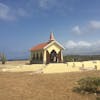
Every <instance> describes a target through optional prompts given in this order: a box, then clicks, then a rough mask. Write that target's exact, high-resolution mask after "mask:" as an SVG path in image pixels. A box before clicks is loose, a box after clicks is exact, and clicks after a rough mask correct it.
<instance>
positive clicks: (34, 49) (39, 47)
mask: <svg viewBox="0 0 100 100" xmlns="http://www.w3.org/2000/svg"><path fill="white" fill-rule="evenodd" d="M48 44H49V42H45V43H41V44H38V45H36V46H34V47H32V48H31V50H30V51H36V50H42V49H43V48H44V47H45V46H47V45H48Z"/></svg>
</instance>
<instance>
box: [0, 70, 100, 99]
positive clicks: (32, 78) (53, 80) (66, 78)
mask: <svg viewBox="0 0 100 100" xmlns="http://www.w3.org/2000/svg"><path fill="white" fill-rule="evenodd" d="M87 76H100V71H91V72H77V73H62V74H33V75H31V74H30V73H29V72H26V73H25V72H24V73H7V72H6V73H2V72H1V73H0V100H96V99H95V98H96V97H95V95H93V94H92V95H90V94H89V95H81V94H77V93H74V92H72V88H73V87H74V86H75V82H76V81H77V80H79V79H80V78H83V77H87Z"/></svg>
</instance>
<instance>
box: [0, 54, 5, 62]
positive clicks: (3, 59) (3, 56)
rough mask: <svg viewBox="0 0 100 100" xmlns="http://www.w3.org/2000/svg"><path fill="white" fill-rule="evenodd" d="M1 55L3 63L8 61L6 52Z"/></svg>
mask: <svg viewBox="0 0 100 100" xmlns="http://www.w3.org/2000/svg"><path fill="white" fill-rule="evenodd" d="M0 57H1V62H2V64H5V63H6V56H5V54H4V53H2V54H1V56H0Z"/></svg>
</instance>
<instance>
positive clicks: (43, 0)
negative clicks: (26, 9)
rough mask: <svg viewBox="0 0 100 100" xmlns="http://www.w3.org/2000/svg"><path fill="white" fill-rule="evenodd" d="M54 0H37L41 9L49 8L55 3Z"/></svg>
mask: <svg viewBox="0 0 100 100" xmlns="http://www.w3.org/2000/svg"><path fill="white" fill-rule="evenodd" d="M57 3H58V2H56V0H39V6H40V7H41V8H42V9H50V8H52V7H54V6H56V5H57Z"/></svg>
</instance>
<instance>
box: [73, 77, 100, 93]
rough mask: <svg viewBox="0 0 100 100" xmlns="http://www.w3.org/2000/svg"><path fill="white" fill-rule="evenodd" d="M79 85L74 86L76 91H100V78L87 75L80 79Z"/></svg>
mask: <svg viewBox="0 0 100 100" xmlns="http://www.w3.org/2000/svg"><path fill="white" fill-rule="evenodd" d="M77 83H78V87H74V91H77V92H83V93H84V92H89V93H97V92H100V78H99V77H87V78H83V79H80V80H79V81H78V82H77Z"/></svg>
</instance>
